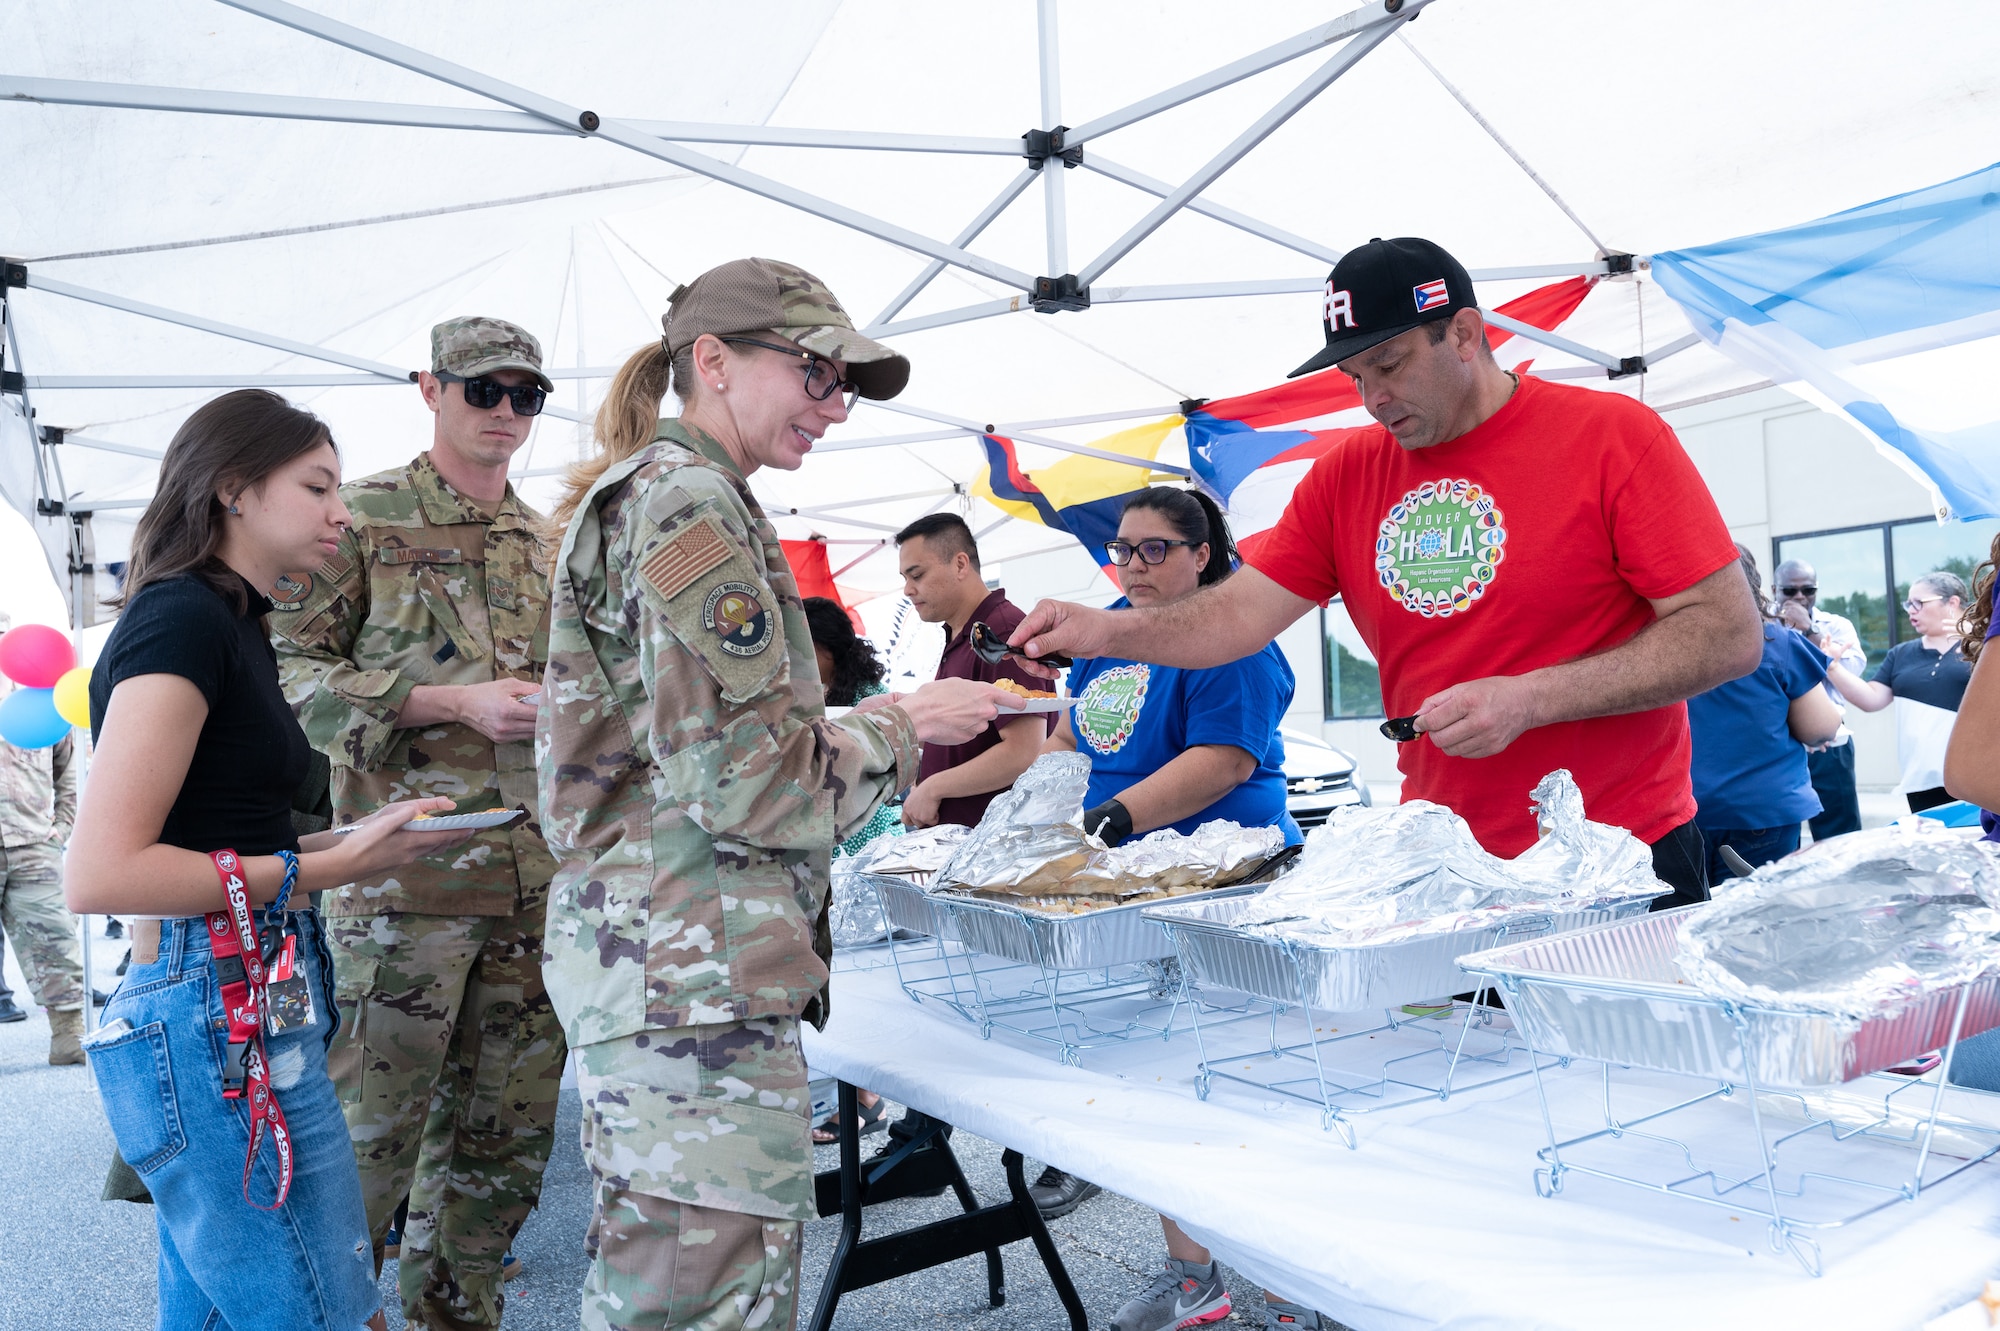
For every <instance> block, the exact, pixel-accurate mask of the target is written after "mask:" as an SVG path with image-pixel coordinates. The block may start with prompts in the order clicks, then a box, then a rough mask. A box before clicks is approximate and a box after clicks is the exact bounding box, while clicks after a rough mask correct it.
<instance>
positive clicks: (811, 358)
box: [721, 337, 861, 411]
mask: <svg viewBox="0 0 2000 1331" xmlns="http://www.w3.org/2000/svg"><path fill="white" fill-rule="evenodd" d="M721 340H722V341H724V342H734V343H736V344H737V345H738V346H744V347H762V348H763V349H764V350H766V351H776V352H779V353H781V354H783V355H786V356H799V357H802V358H803V359H804V360H805V365H804V366H803V367H802V368H803V369H804V370H805V372H806V396H807V397H809V398H811V399H812V400H813V401H815V402H824V401H826V400H827V399H828V398H830V397H832V396H833V395H834V393H835V392H841V393H845V394H846V395H847V399H846V403H845V405H846V407H847V409H848V410H849V411H852V410H853V409H854V399H856V398H858V397H860V396H861V387H860V385H858V384H856V383H855V382H854V381H853V380H852V379H843V378H841V377H840V371H839V370H837V369H835V368H834V364H833V362H832V361H830V360H828V359H827V358H826V357H824V356H816V355H814V354H813V353H812V352H810V351H807V350H805V349H804V348H803V347H787V346H781V345H779V344H778V343H776V342H760V341H758V340H757V339H756V338H754V337H725V338H722V339H721Z"/></svg>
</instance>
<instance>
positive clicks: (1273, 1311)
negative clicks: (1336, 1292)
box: [1264, 1302, 1325, 1331]
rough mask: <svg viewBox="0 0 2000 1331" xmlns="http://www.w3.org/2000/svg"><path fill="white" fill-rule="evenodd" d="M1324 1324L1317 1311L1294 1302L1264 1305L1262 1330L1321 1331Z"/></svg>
mask: <svg viewBox="0 0 2000 1331" xmlns="http://www.w3.org/2000/svg"><path fill="white" fill-rule="evenodd" d="M1324 1325H1325V1323H1324V1322H1323V1321H1321V1319H1320V1315H1319V1314H1318V1313H1316V1312H1314V1311H1312V1310H1311V1309H1310V1308H1301V1307H1299V1306H1298V1305H1297V1304H1296V1303H1268V1302H1267V1303H1266V1304H1265V1305H1264V1331H1321V1329H1322V1328H1323V1327H1324Z"/></svg>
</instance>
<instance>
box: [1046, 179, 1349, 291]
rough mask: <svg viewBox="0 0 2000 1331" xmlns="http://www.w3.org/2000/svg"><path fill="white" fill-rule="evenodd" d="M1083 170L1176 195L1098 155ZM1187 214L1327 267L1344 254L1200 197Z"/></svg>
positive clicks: (1166, 186) (1160, 194) (1190, 204)
mask: <svg viewBox="0 0 2000 1331" xmlns="http://www.w3.org/2000/svg"><path fill="white" fill-rule="evenodd" d="M1083 168H1084V170H1086V171H1095V172H1096V173H1097V174H1098V175H1100V176H1105V177H1108V178H1109V179H1112V180H1115V181H1117V182H1118V183H1119V184H1121V185H1130V186H1131V187H1132V188H1133V189H1136V190H1139V191H1141V192H1142V193H1145V194H1151V195H1153V196H1154V197H1155V198H1160V199H1164V198H1166V197H1167V196H1168V195H1169V194H1172V193H1173V192H1174V187H1173V186H1172V185H1169V184H1168V183H1167V182H1166V181H1164V180H1156V179H1154V178H1153V177H1152V176H1149V175H1147V174H1146V173H1145V172H1143V171H1134V170H1133V169H1132V168H1131V167H1129V166H1121V165H1119V164H1118V163H1117V162H1112V161H1107V160H1106V159H1105V158H1104V157H1102V156H1101V155H1098V154H1095V153H1085V154H1084V156H1083ZM1187 210H1188V211H1189V212H1191V213H1200V214H1201V215H1202V216H1203V217H1208V218H1213V219H1214V220H1215V221H1218V222H1221V223H1222V224H1223V225H1224V226H1233V227H1235V228H1236V229H1237V230H1238V231H1247V232H1249V233H1250V234H1251V235H1253V236H1256V237H1257V238H1258V239H1260V240H1268V241H1270V242H1271V243H1272V244H1273V245H1282V246H1284V247H1285V248H1286V249H1288V250H1296V251H1297V252H1298V253H1300V254H1304V255H1308V256H1310V257H1312V258H1315V259H1319V260H1322V261H1324V262H1326V263H1339V262H1340V256H1341V254H1342V251H1340V250H1336V249H1332V248H1330V247H1328V246H1325V245H1321V244H1319V243H1317V242H1316V241H1312V240H1308V239H1306V238H1305V237H1304V236H1298V235H1294V234H1292V233H1291V232H1289V231H1286V230H1285V229H1283V228H1282V227H1275V226H1272V225H1270V224H1269V223H1267V222H1260V221H1258V220H1257V219H1256V218H1254V217H1251V216H1250V215H1249V214H1247V213H1239V212H1237V211H1236V210H1235V209H1234V208H1225V207H1223V206H1222V205H1221V204H1219V203H1211V202H1210V201H1208V200H1207V199H1203V198H1199V197H1197V198H1193V199H1189V200H1188V203H1187ZM1093 299H1095V297H1093Z"/></svg>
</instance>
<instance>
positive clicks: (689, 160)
mask: <svg viewBox="0 0 2000 1331" xmlns="http://www.w3.org/2000/svg"><path fill="white" fill-rule="evenodd" d="M220 3H222V4H225V5H228V6H229V7H230V8H232V9H240V10H242V11H243V12H245V13H249V14H255V15H257V16H259V17H261V18H266V19H269V20H271V21H272V22H273V23H278V24H281V25H283V26H285V27H288V28H293V29H296V30H297V31H299V32H303V33H307V34H309V35H311V36H314V37H319V38H321V39H323V40H325V41H328V42H331V43H333V44H334V45H336V46H344V47H346V48H348V49H349V50H352V51H358V52H360V53H361V54H363V55H369V56H373V57H375V58H376V59H378V60H381V61H384V62H385V63H388V64H392V65H397V66H400V67H401V68H404V69H407V70H409V71H410V72H412V73H415V74H422V75H424V76H425V77H427V78H431V79H435V80H437V81H438V82H440V83H447V84H450V85H451V86H453V87H455V88H462V89H464V90H465V91H466V92H470V93H475V94H477V95H479V96H481V97H486V98H490V99H491V100H493V101H496V102H499V103H501V104H502V105H506V106H512V107H514V108H515V109H517V110H521V111H527V112H529V113H530V114H533V115H537V116H540V117H542V118H543V119H544V120H547V121H549V122H551V123H552V124H557V125H566V126H567V125H574V126H577V127H578V128H579V129H581V130H585V131H588V133H589V135H590V136H591V137H595V138H600V139H603V140H605V141H606V142H608V143H615V144H617V145H618V146H620V147H622V148H628V149H630V150H632V151H633V152H637V153H642V154H644V155H645V156H648V157H654V158H657V159H659V160H660V161H663V162H670V163H672V164H673V165H675V166H679V167H683V168H685V169H686V170H689V171H693V172H695V173H697V174H699V175H704V176H707V177H709V178H710V179H712V180H718V181H721V182H722V183H723V184H726V185H733V186H735V187H736V188H738V189H741V190H744V191H746V192H748V193H751V194H756V195H760V196H762V197H764V198H767V199H770V200H772V201H773V202H776V203H781V204H785V205H788V206H790V207H793V208H796V209H798V210H799V211H800V212H803V213H808V214H811V215H812V216H814V217H818V218H821V219H822V220H824V221H828V222H833V223H836V224H838V225H840V226H845V227H849V228H851V229H853V230H855V231H859V232H861V233H862V234H864V235H869V236H873V237H875V238H876V239H877V240H883V241H887V242H888V243H890V244H892V245H897V246H900V247H902V248H903V249H907V250H913V251H915V252H916V253H918V254H924V255H928V256H929V257H931V258H933V259H943V260H944V261H945V262H947V263H949V264H952V265H954V266H955V267H959V268H965V269H967V270H969V271H971V272H975V273H978V274H979V275H980V276H982V277H988V278H991V279H993V280H994V281H996V282H1001V283H1004V284H1006V285H1007V286H1010V287H1017V288H1019V289H1021V290H1023V291H1026V290H1028V289H1030V288H1032V287H1033V286H1034V279H1033V278H1031V277H1030V276H1029V275H1028V274H1026V273H1023V272H1021V271H1020V270H1018V269H1015V268H1010V267H1008V266H1007V265H1006V264H1003V263H996V262H994V261H993V260H991V259H985V258H982V257H980V256H979V255H976V254H972V253H969V252H968V251H966V250H963V249H960V248H959V247H957V246H955V245H947V244H945V243H944V242H942V241H939V240H934V239H932V238H931V237H929V236H925V235H921V234H919V233H917V232H915V231H911V230H910V229H908V228H907V227H902V226H898V225H896V224H895V223H893V222H888V221H884V220H883V219H881V218H879V217H873V216H871V215H869V214H867V213H863V212H861V211H859V210H857V209H854V208H849V207H847V206H846V205H844V204H839V203H835V202H833V201H832V200H831V199H824V198H821V197H820V196H819V195H816V194H810V193H807V192H806V191H805V190H801V189H795V188H793V187H792V186H790V185H786V184H784V183H782V182H780V181H776V180H773V179H771V178H770V177H768V176H760V175H758V174H757V173H756V172H754V171H745V170H744V169H742V168H741V167H738V166H734V165H732V164H730V163H727V162H722V161H719V160H717V159H716V158H713V157H710V156H708V155H707V154H706V153H700V152H695V151H693V150H691V149H686V148H681V147H678V146H676V145H674V144H671V143H668V142H667V141H666V140H664V139H659V138H655V137H653V136H652V135H650V134H645V133H642V132H641V131H639V130H638V129H637V128H635V127H633V126H631V125H628V124H625V123H623V122H622V121H618V120H607V119H605V118H604V117H602V116H600V115H598V114H597V113H596V112H594V111H591V110H588V109H586V108H583V107H576V106H571V105H569V104H567V103H564V102H560V101H557V100H555V99H553V98H549V97H544V96H542V95H541V94H539V93H536V92H532V91H530V90H529V89H526V88H522V87H520V86H518V85H516V84H512V83H508V82H505V81H504V80H501V79H496V78H492V77H490V76H488V75H485V74H481V73H479V72H478V71H476V70H472V69H467V68H466V67H465V66H463V65H458V64H453V63H452V62H451V61H448V60H440V59H438V58H437V57H436V56H433V55H430V54H428V53H426V52H423V51H419V50H417V49H416V48H415V47H411V46H405V45H403V44H402V43H401V42H394V41H390V40H389V39H388V38H386V37H382V36H380V35H379V34H376V33H372V32H367V31H365V30H363V29H361V28H357V27H354V26H353V25H351V24H347V23H341V22H338V21H336V20H334V19H330V18H326V17H325V16H323V15H320V14H315V13H313V12H311V11H310V10H306V9H301V8H300V7H299V6H297V5H294V4H290V3H287V0H220ZM1410 3H1412V4H1419V5H1420V4H1424V3H1428V0H1410Z"/></svg>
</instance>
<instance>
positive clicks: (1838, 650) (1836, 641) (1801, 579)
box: [1777, 559, 1868, 841]
mask: <svg viewBox="0 0 2000 1331" xmlns="http://www.w3.org/2000/svg"><path fill="white" fill-rule="evenodd" d="M1777 592H1778V605H1777V612H1778V617H1779V618H1780V619H1781V620H1783V621H1784V622H1786V623H1788V624H1791V626H1792V627H1793V628H1799V625H1798V624H1795V623H1792V619H1793V617H1795V616H1797V615H1798V614H1799V612H1801V611H1803V612H1804V614H1805V617H1806V623H1807V625H1809V628H1807V629H1804V630H1801V631H1802V632H1804V633H1805V635H1806V636H1807V637H1808V638H1810V639H1812V641H1813V644H1814V645H1815V646H1816V647H1818V648H1819V649H1820V650H1821V651H1823V652H1825V653H1826V654H1827V656H1829V657H1830V658H1832V659H1833V660H1834V661H1836V662H1838V663H1839V664H1840V665H1842V666H1844V667H1846V668H1847V669H1848V670H1850V671H1852V672H1853V673H1854V674H1856V675H1859V674H1860V673H1861V672H1862V671H1863V670H1866V669H1867V668H1868V656H1867V653H1865V652H1863V651H1862V650H1861V635H1860V634H1858V633H1856V632H1855V631H1854V624H1853V622H1852V621H1851V620H1849V619H1848V618H1847V617H1846V616H1844V615H1836V614H1834V613H1833V612H1832V611H1830V610H1822V609H1820V608H1819V575H1818V574H1817V573H1815V572H1814V571H1813V566H1812V565H1811V564H1808V563H1806V561H1805V560H1803V559H1787V560H1786V561H1785V562H1784V563H1782V564H1780V565H1778V576H1777ZM1821 687H1823V688H1824V689H1825V690H1826V694H1827V697H1829V698H1831V699H1832V700H1833V705H1834V706H1835V707H1838V708H1839V709H1840V711H1841V715H1842V716H1845V715H1846V714H1847V699H1845V698H1843V697H1841V696H1840V690H1839V689H1836V688H1835V687H1834V686H1833V685H1832V684H1830V683H1829V684H1825V685H1822V686H1821ZM1806 768H1807V770H1808V771H1809V772H1810V773H1811V774H1812V787H1813V793H1814V794H1816V795H1818V796H1819V803H1820V812H1819V814H1818V815H1817V816H1816V817H1814V818H1813V820H1812V823H1811V826H1812V838H1813V840H1814V841H1824V840H1826V839H1827V838H1828V837H1831V836H1839V835H1841V834H1842V833H1844V832H1859V831H1860V830H1861V799H1860V796H1858V795H1856V794H1855V792H1854V732H1853V731H1851V730H1849V729H1848V728H1847V726H1846V724H1845V722H1843V723H1842V725H1841V727H1840V731H1839V733H1837V734H1836V735H1834V737H1833V739H1832V740H1831V741H1829V742H1828V743H1826V744H1825V745H1822V746H1821V747H1819V748H1817V749H1808V750H1806Z"/></svg>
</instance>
